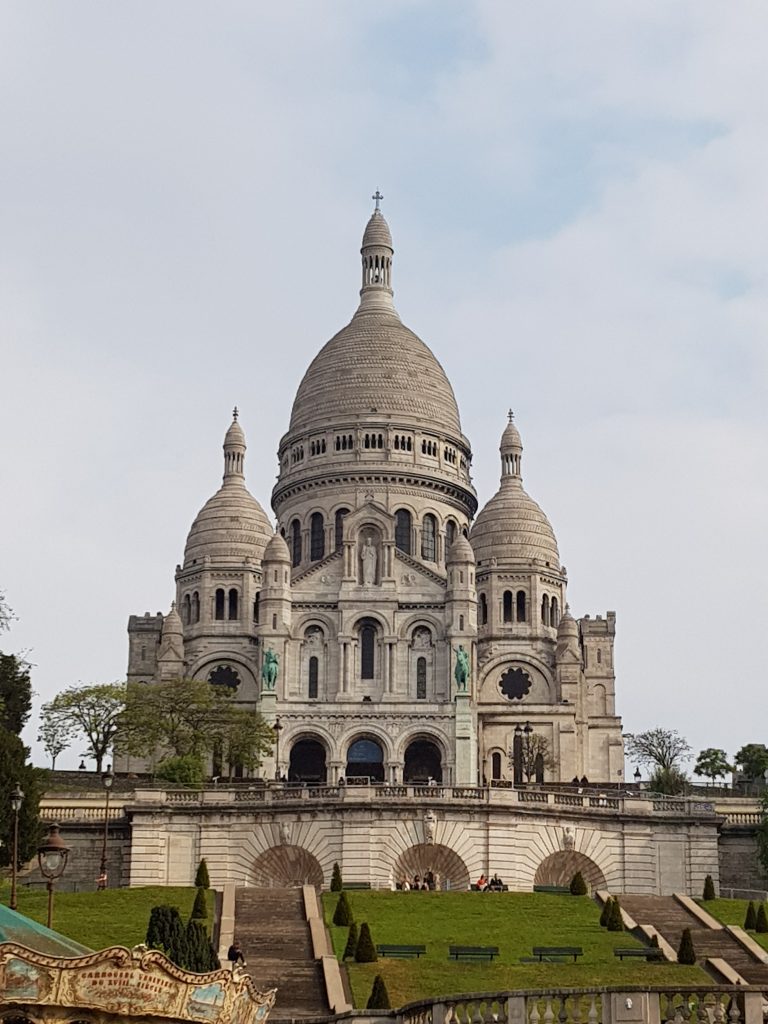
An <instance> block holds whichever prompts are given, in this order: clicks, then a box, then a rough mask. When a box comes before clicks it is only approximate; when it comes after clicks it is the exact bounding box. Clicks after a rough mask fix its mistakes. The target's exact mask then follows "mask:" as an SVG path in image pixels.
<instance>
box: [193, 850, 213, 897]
mask: <svg viewBox="0 0 768 1024" xmlns="http://www.w3.org/2000/svg"><path fill="white" fill-rule="evenodd" d="M195 886H196V887H197V888H198V889H210V888H211V879H210V877H209V875H208V865H207V864H206V863H205V857H203V859H202V860H201V861H200V863H199V864H198V865H197V874H196V875H195Z"/></svg>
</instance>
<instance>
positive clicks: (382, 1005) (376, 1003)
mask: <svg viewBox="0 0 768 1024" xmlns="http://www.w3.org/2000/svg"><path fill="white" fill-rule="evenodd" d="M365 1008H366V1010H391V1009H392V1004H391V1003H390V1001H389V992H387V986H386V985H385V984H384V979H383V978H382V976H381V975H380V974H377V975H376V977H375V978H374V979H373V988H372V989H371V994H370V995H369V996H368V1002H367V1003H366V1004H365Z"/></svg>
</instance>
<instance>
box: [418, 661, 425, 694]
mask: <svg viewBox="0 0 768 1024" xmlns="http://www.w3.org/2000/svg"><path fill="white" fill-rule="evenodd" d="M426 699H427V659H426V658H419V659H418V660H417V662H416V700H426Z"/></svg>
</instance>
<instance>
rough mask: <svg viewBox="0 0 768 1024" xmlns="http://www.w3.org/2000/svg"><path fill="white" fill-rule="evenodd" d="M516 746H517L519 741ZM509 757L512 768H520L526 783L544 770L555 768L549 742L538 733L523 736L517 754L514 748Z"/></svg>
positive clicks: (528, 733)
mask: <svg viewBox="0 0 768 1024" xmlns="http://www.w3.org/2000/svg"><path fill="white" fill-rule="evenodd" d="M526 728H527V726H526ZM515 744H516V745H517V741H515ZM508 756H509V766H510V768H512V769H513V770H517V769H518V768H519V770H520V772H521V773H522V775H523V776H524V777H525V781H526V782H530V781H531V779H535V778H536V776H537V775H538V774H540V773H541V771H542V770H543V769H545V768H548V769H549V770H550V771H551V770H552V769H553V768H554V767H555V759H554V757H553V756H552V751H551V750H550V746H549V740H548V739H547V737H546V736H542V735H541V734H540V733H537V732H527V733H526V734H525V736H524V737H522V736H521V737H520V746H519V748H518V750H517V752H516V750H515V747H514V746H513V748H512V749H511V750H510V751H509V755H508Z"/></svg>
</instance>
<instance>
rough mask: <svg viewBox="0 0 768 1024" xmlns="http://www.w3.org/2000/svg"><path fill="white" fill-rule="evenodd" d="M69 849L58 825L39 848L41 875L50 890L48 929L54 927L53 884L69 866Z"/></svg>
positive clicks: (49, 828)
mask: <svg viewBox="0 0 768 1024" xmlns="http://www.w3.org/2000/svg"><path fill="white" fill-rule="evenodd" d="M68 856H69V847H68V846H67V845H66V843H65V842H64V840H63V839H62V838H61V836H60V835H59V826H58V825H49V826H48V835H47V836H46V837H45V840H44V841H43V842H42V843H41V844H40V846H38V848H37V861H38V864H39V865H40V873H41V874H42V876H43V878H45V881H46V888H47V889H48V927H49V928H52V927H53V883H54V882H55V881H56V879H57V878H61V876H62V875H63V874H64V868H65V867H66V866H67V857H68Z"/></svg>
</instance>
